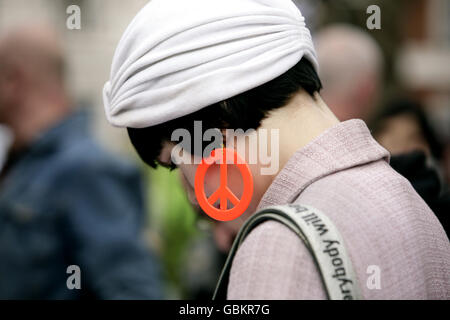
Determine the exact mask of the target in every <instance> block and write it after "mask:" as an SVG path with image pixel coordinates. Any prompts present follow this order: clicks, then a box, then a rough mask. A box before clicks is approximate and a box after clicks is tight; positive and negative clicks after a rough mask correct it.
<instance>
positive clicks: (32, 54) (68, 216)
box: [0, 25, 161, 299]
mask: <svg viewBox="0 0 450 320" xmlns="http://www.w3.org/2000/svg"><path fill="white" fill-rule="evenodd" d="M64 73H65V61H64V56H63V50H62V48H61V45H60V43H59V41H58V37H57V36H56V35H55V34H54V32H53V31H52V29H51V28H49V27H47V26H45V25H30V26H22V27H19V28H16V29H14V30H12V31H11V32H10V33H7V34H6V35H5V36H4V37H3V38H2V39H1V40H0V123H1V124H2V125H3V126H6V127H7V128H8V130H9V131H10V132H12V136H13V139H12V144H11V147H10V148H8V151H7V152H4V154H5V155H6V163H5V166H4V168H3V170H2V171H1V178H0V299H79V298H99V299H119V298H120V299H128V298H137V299H156V298H161V292H160V284H159V274H158V273H159V272H158V265H157V261H156V260H155V257H153V255H152V254H151V253H150V252H149V250H148V248H147V247H146V246H145V245H144V242H143V239H142V238H141V231H142V226H143V224H144V212H145V211H144V206H143V197H142V190H141V181H140V175H139V173H138V171H137V169H136V168H135V167H134V166H133V165H131V164H129V163H127V162H125V161H123V160H121V159H117V158H116V157H115V156H112V155H111V154H109V153H107V152H105V151H103V150H102V149H101V148H100V147H99V146H98V145H97V144H96V143H95V142H94V140H93V139H92V138H91V136H90V133H89V130H88V123H87V122H88V115H87V114H86V112H82V111H77V112H73V111H72V109H71V102H70V99H69V97H68V94H67V92H66V90H65V84H64ZM4 149H5V148H4ZM71 265H76V266H78V267H79V269H80V271H81V272H80V274H79V276H80V278H81V279H79V280H81V289H79V290H77V288H75V289H73V288H72V287H71V288H72V289H69V286H68V278H69V276H71V274H72V272H69V271H68V267H69V266H71Z"/></svg>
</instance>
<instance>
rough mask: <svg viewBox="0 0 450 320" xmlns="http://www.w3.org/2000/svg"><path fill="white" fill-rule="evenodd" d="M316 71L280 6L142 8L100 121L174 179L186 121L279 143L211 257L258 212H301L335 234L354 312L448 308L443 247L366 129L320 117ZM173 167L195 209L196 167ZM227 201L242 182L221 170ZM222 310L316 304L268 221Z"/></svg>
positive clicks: (307, 262)
mask: <svg viewBox="0 0 450 320" xmlns="http://www.w3.org/2000/svg"><path fill="white" fill-rule="evenodd" d="M330 54H332V53H330ZM317 68H318V66H317V61H316V56H315V51H314V48H313V45H312V41H311V37H310V35H309V31H308V29H307V28H306V26H305V23H304V18H303V17H302V15H301V13H300V11H298V9H297V8H296V7H295V5H294V4H293V3H292V2H291V1H279V0H265V1H260V0H248V1H242V0H239V1H238V0H229V1H220V0H198V1H181V0H171V1H167V0H153V1H151V2H150V3H149V4H148V5H147V6H146V7H144V8H143V9H142V10H141V11H140V12H139V13H138V15H137V16H136V17H135V18H134V20H133V21H132V23H131V24H130V26H129V27H128V29H127V30H126V31H125V34H124V36H123V37H122V39H121V41H120V43H119V45H118V48H117V50H116V53H115V57H114V59H113V64H112V70H111V79H110V81H109V82H107V83H106V85H105V88H104V101H105V110H106V115H107V118H108V120H109V121H110V122H111V123H112V124H113V125H116V126H121V127H126V128H128V133H129V136H130V139H131V142H132V143H133V145H134V146H135V148H136V150H137V152H138V153H139V155H140V156H141V158H142V159H143V160H144V161H145V162H146V163H148V164H149V165H150V166H153V167H154V166H156V165H157V164H161V165H163V166H167V167H171V168H174V167H175V166H174V165H173V163H172V162H174V157H173V154H174V153H173V152H172V151H173V150H174V147H175V145H176V143H174V142H173V141H172V140H173V139H172V134H173V132H174V131H175V130H177V129H186V130H187V131H188V132H190V133H192V134H191V137H192V136H194V139H195V134H194V131H195V121H201V123H202V128H203V129H205V130H207V129H210V128H217V129H219V130H221V132H224V131H225V130H226V129H242V130H243V131H244V132H245V131H246V130H248V129H254V130H255V131H256V133H258V132H261V131H262V130H268V131H271V130H277V131H278V132H279V145H278V148H274V150H271V152H272V153H276V155H277V156H278V161H279V163H278V164H279V165H278V168H279V169H278V170H277V171H276V172H275V173H271V174H262V171H261V169H262V168H263V167H264V166H265V165H266V164H265V163H262V161H256V163H252V164H250V165H249V167H250V171H251V173H252V176H253V181H254V190H253V195H252V198H251V201H250V204H249V206H248V208H247V210H246V212H245V213H244V215H242V216H241V218H240V219H236V220H233V221H231V222H228V223H222V222H217V227H216V233H218V234H221V239H222V244H221V245H222V246H229V244H230V242H231V239H232V238H233V236H234V235H235V234H236V232H237V230H239V227H240V225H241V224H242V221H244V220H245V219H246V218H247V217H248V216H249V215H251V214H253V213H254V212H255V211H256V210H258V209H261V208H264V207H267V206H269V205H276V204H288V203H302V204H308V205H311V206H313V207H315V208H317V209H319V210H321V211H322V212H323V213H325V214H326V215H327V216H328V217H329V218H330V219H331V220H332V221H333V222H334V224H335V225H336V226H337V228H338V229H339V231H340V233H341V234H342V237H343V238H344V240H345V243H346V246H347V249H348V251H349V254H350V257H351V259H352V263H353V265H354V268H355V272H356V275H357V278H358V282H359V283H360V284H361V289H362V291H363V296H364V298H368V299H377V298H382V299H395V298H397V299H399V298H401V299H405V298H411V299H417V298H441V299H448V298H449V297H450V293H449V289H448V288H449V287H450V286H449V265H450V264H449V262H450V247H449V242H448V238H447V237H446V235H445V233H444V231H443V230H442V226H441V225H440V224H439V222H438V221H437V219H436V218H435V216H434V215H433V213H432V212H431V210H430V209H429V208H428V207H427V206H426V204H425V203H424V202H423V200H422V199H421V198H420V197H419V196H418V195H417V193H416V192H415V191H414V189H413V188H412V187H411V185H410V184H409V183H408V182H407V181H406V180H405V179H404V178H403V177H402V176H400V175H399V174H397V173H396V172H395V171H394V170H393V169H392V168H391V167H390V166H389V164H388V161H389V153H388V152H387V151H386V150H385V149H384V148H383V147H381V146H380V145H379V144H378V143H377V142H376V141H375V140H374V139H373V138H372V136H371V135H370V132H369V130H368V129H367V127H366V125H365V123H364V122H363V121H361V120H349V121H346V122H342V123H340V122H339V121H338V120H337V118H336V117H335V116H334V115H333V113H332V112H331V111H330V110H329V108H328V106H327V105H326V104H325V103H324V102H323V100H322V99H321V97H320V94H319V91H320V89H321V83H320V80H319V78H318V76H317ZM262 136H264V135H262ZM258 137H260V135H258ZM225 140H226V135H224V140H223V141H221V142H222V143H224V144H225V143H226V141H225ZM195 142H197V141H194V143H195ZM259 142H260V145H259V146H261V140H260V141H259ZM194 143H193V144H194ZM262 143H266V145H265V148H269V147H270V146H271V144H270V143H269V142H268V141H262ZM193 144H191V145H193ZM263 147H264V145H263ZM251 151H252V150H249V149H248V148H247V149H246V150H245V154H247V153H249V152H251ZM186 152H189V153H190V155H191V156H192V157H195V156H201V154H196V153H195V152H194V151H192V150H186ZM241 155H242V156H244V155H243V154H241ZM272 159H273V157H272ZM178 167H179V169H180V170H181V172H182V176H183V180H184V185H185V188H186V191H187V193H188V195H189V198H190V199H191V201H192V202H193V204H196V195H195V175H196V170H197V168H198V164H195V163H192V164H187V163H185V162H182V163H181V164H179V166H178ZM219 172H220V168H219V165H213V166H212V168H211V169H210V170H208V171H207V174H206V176H205V189H206V195H207V196H210V195H211V194H212V192H213V190H216V189H217V188H218V186H219V184H220V181H219V180H220V179H219V178H220V174H219ZM228 187H229V188H230V189H231V191H232V192H233V193H234V194H236V195H238V196H241V193H242V183H241V182H240V180H239V173H238V172H237V171H236V170H235V169H232V168H231V166H230V169H229V171H228ZM224 230H226V231H224ZM219 238H220V237H219ZM223 239H225V240H223ZM368 270H376V274H370V275H368V274H367V271H368ZM369 276H371V277H372V278H373V277H378V279H377V281H374V282H373V283H374V285H366V284H369V283H372V282H370V281H369V282H368V280H369V278H368V277H369ZM372 278H370V279H372ZM343 285H345V283H344V284H343ZM227 297H228V298H230V299H322V298H326V292H325V290H324V287H323V284H322V282H321V279H320V275H319V272H318V270H317V268H316V266H315V264H314V260H313V257H312V256H311V255H310V253H309V251H308V250H307V249H306V247H305V245H304V244H303V242H302V241H301V240H300V239H299V238H298V237H297V236H296V235H295V234H294V233H293V232H292V231H290V230H289V229H288V228H287V227H285V226H284V225H282V224H280V223H278V222H274V221H268V222H264V223H262V224H261V225H259V226H258V227H257V228H255V229H254V230H253V231H252V232H251V233H250V235H249V236H248V237H247V238H246V240H245V241H244V243H243V244H242V246H241V247H240V248H239V250H238V252H237V255H236V257H235V259H234V261H233V265H232V269H231V274H230V280H229V285H228V294H227Z"/></svg>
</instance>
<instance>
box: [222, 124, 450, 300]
mask: <svg viewBox="0 0 450 320" xmlns="http://www.w3.org/2000/svg"><path fill="white" fill-rule="evenodd" d="M287 203H301V204H307V205H311V206H313V207H315V208H317V209H319V210H321V211H322V212H323V213H324V214H326V215H327V216H328V217H329V218H330V219H331V220H332V221H333V222H334V224H335V225H336V227H337V228H338V229H339V231H340V233H341V235H342V237H343V239H344V241H345V245H346V247H347V250H348V252H349V255H350V258H351V260H352V263H353V266H354V269H355V272H356V276H357V278H358V281H359V285H360V287H361V290H362V293H363V296H364V298H365V299H449V298H450V244H449V239H448V238H447V236H446V234H445V232H444V230H443V228H442V226H441V225H440V223H439V221H438V220H437V218H436V217H435V215H434V214H433V212H432V211H431V210H430V208H429V207H428V206H427V205H426V204H425V202H424V201H423V200H422V198H420V196H419V195H418V194H417V193H416V192H415V191H414V189H413V188H412V186H411V184H410V183H409V182H408V181H407V180H406V179H405V178H404V177H403V176H401V175H399V174H398V173H396V172H395V171H394V170H393V169H392V168H391V167H390V166H389V153H388V152H387V151H386V150H385V149H384V148H383V147H381V146H380V145H379V144H378V143H377V142H376V141H375V140H374V139H373V138H372V136H371V134H370V132H369V130H368V128H367V126H366V125H365V123H364V122H363V121H362V120H356V119H355V120H349V121H345V122H342V123H339V124H338V125H336V126H334V127H332V128H330V129H328V130H327V131H325V132H324V133H322V134H321V135H320V136H318V137H317V138H316V139H314V140H313V141H311V142H310V143H309V144H308V145H306V146H305V147H303V148H302V149H300V150H298V151H297V152H296V153H295V154H294V155H293V156H292V158H291V159H290V160H289V161H288V163H287V164H286V166H285V167H284V168H283V169H282V170H281V172H280V173H279V174H278V175H277V177H276V178H275V180H274V181H273V183H272V184H271V185H270V187H269V189H268V190H267V192H266V193H265V195H264V196H263V198H262V200H261V202H260V205H259V207H260V208H264V207H266V206H269V205H278V204H287ZM374 277H378V279H379V282H377V281H376V280H374V279H375V278H374ZM227 297H228V299H326V293H325V290H324V287H323V284H322V281H321V279H320V275H319V273H318V270H317V267H316V266H315V264H314V262H313V258H312V257H311V255H310V253H309V251H308V250H307V249H306V247H305V246H304V244H303V242H302V241H301V240H300V239H299V238H298V237H297V236H296V235H295V234H294V233H293V232H292V231H291V230H289V229H288V228H287V227H285V226H283V225H282V224H280V223H278V222H274V221H267V222H264V223H262V224H261V225H259V226H258V227H256V228H255V229H254V230H253V231H252V232H251V233H250V234H249V236H248V237H247V238H246V240H245V241H244V243H243V244H242V246H241V247H240V248H239V250H238V252H237V254H236V256H235V259H234V261H233V264H232V267H231V272H230V279H229V284H228V293H227Z"/></svg>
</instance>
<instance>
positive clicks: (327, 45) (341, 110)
mask: <svg viewBox="0 0 450 320" xmlns="http://www.w3.org/2000/svg"><path fill="white" fill-rule="evenodd" d="M314 45H315V47H316V50H317V59H318V60H319V64H320V70H319V75H320V79H321V80H322V83H323V92H322V96H323V99H324V101H325V102H326V103H327V104H328V105H329V106H330V109H331V110H332V111H333V113H334V114H335V115H336V116H337V117H338V118H339V120H341V121H345V120H350V119H362V120H365V121H367V120H368V119H369V118H370V117H371V116H372V114H373V112H374V109H375V108H376V105H377V103H378V100H379V98H380V95H381V89H382V77H383V67H384V60H383V54H382V51H381V48H380V47H379V45H378V44H377V43H376V41H375V40H374V39H373V38H372V37H371V36H370V35H369V34H368V33H367V32H365V31H363V30H361V29H359V28H357V27H355V26H352V25H348V24H332V25H328V26H326V27H324V28H322V29H320V30H319V31H318V32H317V33H316V34H315V36H314Z"/></svg>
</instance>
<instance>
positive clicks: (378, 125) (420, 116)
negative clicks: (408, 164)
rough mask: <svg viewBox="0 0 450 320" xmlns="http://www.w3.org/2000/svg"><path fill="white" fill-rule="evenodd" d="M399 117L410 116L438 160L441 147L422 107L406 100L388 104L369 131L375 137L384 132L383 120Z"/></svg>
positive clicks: (400, 99)
mask: <svg viewBox="0 0 450 320" xmlns="http://www.w3.org/2000/svg"><path fill="white" fill-rule="evenodd" d="M399 115H411V116H412V117H413V118H414V119H415V120H416V122H417V124H418V125H419V127H420V130H421V131H422V134H423V137H424V138H425V140H426V141H427V143H428V145H429V146H430V151H431V154H432V155H433V157H435V158H436V159H440V158H441V156H442V152H443V146H442V144H441V142H440V141H439V139H438V137H437V135H436V133H435V131H434V130H433V127H432V126H431V124H430V123H429V121H428V119H427V116H426V114H425V112H424V111H423V107H422V106H421V105H420V104H419V103H417V102H415V101H412V100H410V99H408V98H396V99H394V100H392V101H391V102H389V103H388V104H387V105H386V107H384V108H383V109H382V110H381V112H380V113H379V114H378V115H377V116H376V117H375V118H374V119H373V121H372V124H371V129H372V133H373V135H374V136H375V135H377V134H378V133H380V132H381V131H383V130H384V125H385V120H386V119H389V118H393V117H395V116H399Z"/></svg>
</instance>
